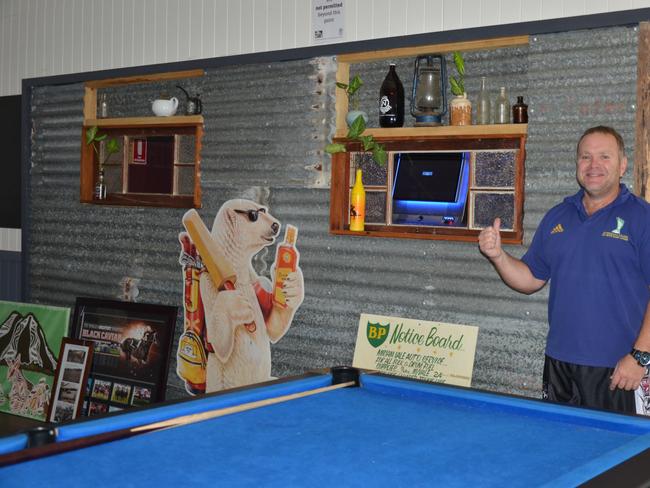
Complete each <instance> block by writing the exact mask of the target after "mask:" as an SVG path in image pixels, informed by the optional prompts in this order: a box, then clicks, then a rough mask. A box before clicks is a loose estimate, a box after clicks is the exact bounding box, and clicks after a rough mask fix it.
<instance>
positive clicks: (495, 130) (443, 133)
mask: <svg viewBox="0 0 650 488" xmlns="http://www.w3.org/2000/svg"><path fill="white" fill-rule="evenodd" d="M347 132H348V131H347V129H345V130H341V131H337V133H336V137H337V138H345V136H346V135H347ZM527 133H528V124H491V125H456V126H451V125H443V126H439V127H396V128H390V129H387V128H383V127H371V128H368V129H366V130H365V131H364V133H363V135H372V136H373V137H375V138H387V139H399V138H408V139H412V138H418V137H426V138H435V137H490V136H521V135H524V136H525V135H526V134H527Z"/></svg>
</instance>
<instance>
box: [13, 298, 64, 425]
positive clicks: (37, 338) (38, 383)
mask: <svg viewBox="0 0 650 488" xmlns="http://www.w3.org/2000/svg"><path fill="white" fill-rule="evenodd" d="M69 323H70V309H69V308H63V307H50V306H46V305H36V304H30V303H18V302H5V301H0V412H5V413H10V414H14V415H20V416H21V417H28V418H32V419H37V420H46V416H47V411H48V407H49V402H50V397H51V391H52V385H53V383H54V375H55V372H56V365H57V356H56V355H57V354H58V352H59V350H60V348H61V342H62V341H63V338H64V337H65V336H66V335H67V333H68V328H69Z"/></svg>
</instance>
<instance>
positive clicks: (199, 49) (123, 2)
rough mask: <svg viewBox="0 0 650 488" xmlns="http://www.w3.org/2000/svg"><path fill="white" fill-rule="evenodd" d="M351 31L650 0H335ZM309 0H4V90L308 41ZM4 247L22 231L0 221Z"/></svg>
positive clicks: (607, 8)
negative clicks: (29, 81) (33, 81)
mask: <svg viewBox="0 0 650 488" xmlns="http://www.w3.org/2000/svg"><path fill="white" fill-rule="evenodd" d="M338 1H343V2H344V9H345V34H346V36H345V38H344V39H342V41H346V42H347V41H359V40H366V39H378V38H382V37H394V36H402V35H409V34H420V33H423V32H440V31H446V30H453V29H462V28H471V27H482V26H488V25H499V24H509V23H514V22H528V21H534V20H546V19H553V18H559V17H572V16H576V15H587V14H596V13H603V12H612V11H619V10H629V9H636V8H645V7H650V0H338ZM310 45H312V40H311V0H0V96H6V95H16V94H19V93H20V91H21V80H22V79H23V78H35V77H41V76H50V75H60V74H69V73H77V72H85V71H95V70H102V69H112V68H122V67H129V66H141V65H146V64H156V63H165V62H173V61H184V60H189V59H201V58H212V57H219V56H228V55H235V54H247V53H252V52H263V51H274V50H280V49H292V48H299V47H308V46H310ZM0 250H8V251H19V250H20V231H15V230H11V229H0Z"/></svg>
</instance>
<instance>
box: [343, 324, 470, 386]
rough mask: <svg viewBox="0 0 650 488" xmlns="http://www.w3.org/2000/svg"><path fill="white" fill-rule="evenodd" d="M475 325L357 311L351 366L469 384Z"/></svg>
mask: <svg viewBox="0 0 650 488" xmlns="http://www.w3.org/2000/svg"><path fill="white" fill-rule="evenodd" d="M477 339H478V327H475V326H471V325H458V324H445V323H441V322H428V321H424V320H414V319H404V318H399V317H387V316H383V315H370V314H365V313H364V314H361V318H360V319H359V330H358V333H357V343H356V347H355V349H354V360H353V363H352V364H353V366H355V367H357V368H364V369H372V370H376V371H379V372H381V373H386V374H392V375H396V376H406V377H409V378H415V379H419V380H427V381H435V382H437V383H448V384H450V385H458V386H471V384H472V371H473V369H474V354H475V352H476V341H477Z"/></svg>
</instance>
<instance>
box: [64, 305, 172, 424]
mask: <svg viewBox="0 0 650 488" xmlns="http://www.w3.org/2000/svg"><path fill="white" fill-rule="evenodd" d="M177 316H178V307H173V306H167V305H153V304H147V303H134V302H121V301H116V300H104V299H99V298H86V297H79V298H77V301H76V304H75V310H74V317H73V320H72V334H73V335H74V337H75V338H77V339H79V340H83V341H90V342H92V343H93V361H92V367H91V370H90V376H89V378H88V381H87V390H86V398H85V399H86V400H87V401H86V402H85V404H86V405H87V407H86V411H85V412H84V413H83V414H84V415H88V416H92V415H96V414H99V413H104V412H109V411H115V410H117V409H125V408H129V407H131V406H133V405H147V404H150V403H154V402H159V401H162V400H164V399H165V388H166V384H167V373H168V369H169V359H170V356H171V350H172V342H173V338H174V329H175V327H176V319H177Z"/></svg>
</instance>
